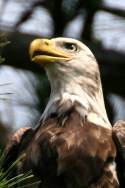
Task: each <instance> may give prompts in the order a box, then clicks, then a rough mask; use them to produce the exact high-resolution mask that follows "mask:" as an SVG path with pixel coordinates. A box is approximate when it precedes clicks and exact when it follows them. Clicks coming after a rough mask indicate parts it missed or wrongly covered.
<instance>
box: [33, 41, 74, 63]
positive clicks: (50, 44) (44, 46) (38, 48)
mask: <svg viewBox="0 0 125 188" xmlns="http://www.w3.org/2000/svg"><path fill="white" fill-rule="evenodd" d="M29 53H30V58H31V60H32V61H34V62H36V63H39V64H43V65H46V64H48V63H52V62H60V61H63V60H65V61H66V60H67V61H68V60H70V59H71V56H70V54H69V53H68V52H66V51H65V50H64V49H63V48H61V47H60V48H59V47H57V46H56V45H55V41H54V39H51V40H49V39H35V40H33V42H31V44H30V49H29Z"/></svg>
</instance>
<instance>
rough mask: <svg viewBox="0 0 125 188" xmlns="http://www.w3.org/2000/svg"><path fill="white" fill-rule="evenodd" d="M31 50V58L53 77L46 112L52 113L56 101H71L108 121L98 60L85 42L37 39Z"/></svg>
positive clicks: (91, 114)
mask: <svg viewBox="0 0 125 188" xmlns="http://www.w3.org/2000/svg"><path fill="white" fill-rule="evenodd" d="M29 51H30V57H31V60H32V61H33V62H36V63H38V64H40V65H41V66H42V67H43V68H44V69H45V71H46V73H47V75H48V79H49V81H50V85H51V95H50V101H49V104H48V108H47V109H46V110H45V111H46V113H45V114H49V113H51V112H50V111H52V105H53V104H54V102H56V101H60V103H61V104H66V101H70V102H71V103H74V102H76V103H79V104H81V106H82V107H83V108H84V110H83V109H82V108H80V110H79V111H80V113H81V114H82V113H83V114H85V113H87V114H89V116H88V117H89V119H95V114H96V115H97V114H99V116H102V119H105V120H104V121H106V123H107V122H108V118H107V115H106V111H105V107H104V101H103V94H102V87H101V80H100V72H99V68H98V63H97V62H96V59H95V57H94V55H93V53H92V52H91V51H90V49H89V48H88V47H87V46H86V45H85V44H83V43H82V42H80V41H78V40H76V39H72V38H63V37H59V38H53V39H35V40H34V41H33V42H32V43H31V45H30V50H29ZM53 106H54V105H53ZM81 109H82V110H81ZM54 110H55V109H54ZM82 111H84V112H82ZM91 112H92V113H91ZM90 116H91V118H90ZM93 117H94V118H93ZM92 121H93V120H92ZM108 124H109V122H108Z"/></svg>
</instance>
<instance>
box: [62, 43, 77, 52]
mask: <svg viewBox="0 0 125 188" xmlns="http://www.w3.org/2000/svg"><path fill="white" fill-rule="evenodd" d="M64 47H65V48H66V49H68V50H76V46H75V45H74V44H70V43H66V44H64Z"/></svg>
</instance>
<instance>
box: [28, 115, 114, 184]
mask: <svg viewBox="0 0 125 188" xmlns="http://www.w3.org/2000/svg"><path fill="white" fill-rule="evenodd" d="M57 122H58V121H56V120H54V119H52V120H48V121H47V122H46V125H45V126H44V127H41V128H40V129H39V130H38V132H37V133H36V135H35V138H34V139H33V143H32V147H30V150H29V152H28V153H29V155H30V158H31V162H32V164H33V168H34V169H35V171H36V172H37V175H38V174H39V176H42V178H45V179H46V178H47V182H48V178H50V179H55V178H57V179H58V178H59V177H63V180H65V182H66V184H68V185H69V187H74V185H75V186H76V187H77V188H79V187H81V186H85V187H86V186H88V185H89V184H91V182H92V181H93V180H94V181H95V180H96V179H97V178H99V177H100V174H102V173H103V170H104V166H105V165H106V163H108V162H110V161H111V160H113V159H114V157H115V146H114V144H113V141H112V132H111V131H110V130H108V129H105V128H103V127H100V126H97V125H95V124H92V123H88V122H86V123H85V122H84V121H83V122H82V126H81V120H79V118H78V117H74V116H73V118H72V116H70V117H69V119H68V120H67V121H66V122H65V125H64V127H59V126H58V125H57ZM28 160H29V159H28ZM39 169H40V170H39Z"/></svg>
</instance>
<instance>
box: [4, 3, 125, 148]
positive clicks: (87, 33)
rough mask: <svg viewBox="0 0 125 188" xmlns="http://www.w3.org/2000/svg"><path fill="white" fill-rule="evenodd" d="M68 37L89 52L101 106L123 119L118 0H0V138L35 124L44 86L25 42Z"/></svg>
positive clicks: (124, 32)
mask: <svg viewBox="0 0 125 188" xmlns="http://www.w3.org/2000/svg"><path fill="white" fill-rule="evenodd" d="M58 36H65V37H73V38H76V39H79V40H81V41H83V42H84V43H85V44H86V45H88V46H89V47H90V48H91V50H92V51H93V53H94V54H95V56H96V58H97V60H98V63H99V66H100V70H101V77H102V82H103V90H104V96H105V103H106V109H107V112H108V116H109V119H110V121H111V123H112V124H113V123H114V122H116V121H117V120H119V119H124V120H125V1H124V0H118V1H115V0H114V1H113V0H0V62H2V61H4V62H3V63H1V64H0V144H2V145H5V143H6V142H7V139H8V136H9V134H10V133H11V132H12V131H15V130H16V129H18V128H20V127H24V126H32V127H33V126H35V124H36V123H37V121H38V120H39V118H40V116H41V114H42V112H43V110H44V108H45V105H46V103H47V100H48V97H49V93H50V87H49V83H48V81H47V78H46V75H45V73H44V71H43V70H42V69H40V67H39V66H37V65H35V64H33V63H32V62H30V60H29V56H28V47H29V44H30V42H31V41H32V40H33V39H34V38H37V37H44V38H45V37H49V38H51V37H58Z"/></svg>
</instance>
